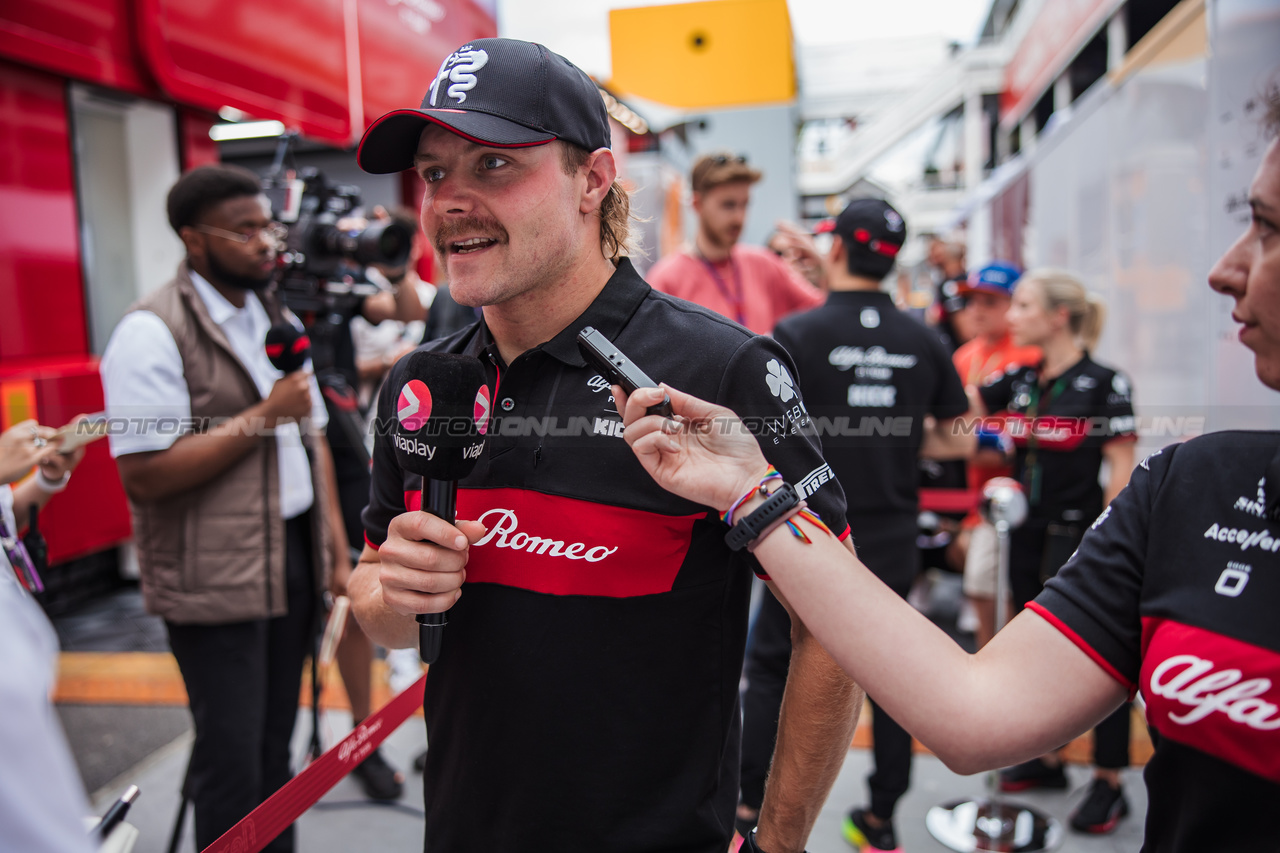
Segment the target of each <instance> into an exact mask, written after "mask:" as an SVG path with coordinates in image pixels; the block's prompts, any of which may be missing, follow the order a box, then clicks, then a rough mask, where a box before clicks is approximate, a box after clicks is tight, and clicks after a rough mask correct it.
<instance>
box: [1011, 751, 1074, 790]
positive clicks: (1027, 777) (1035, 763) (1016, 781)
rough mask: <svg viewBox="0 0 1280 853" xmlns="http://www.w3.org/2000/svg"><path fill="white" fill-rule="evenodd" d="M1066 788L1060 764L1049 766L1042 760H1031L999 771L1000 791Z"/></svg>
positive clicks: (1064, 775) (1065, 776) (1065, 780)
mask: <svg viewBox="0 0 1280 853" xmlns="http://www.w3.org/2000/svg"><path fill="white" fill-rule="evenodd" d="M1066 787H1067V773H1066V771H1065V770H1063V769H1062V764H1060V763H1059V764H1057V765H1055V766H1052V767H1051V766H1049V765H1048V764H1046V763H1045V762H1044V761H1043V760H1042V759H1039V758H1033V759H1031V760H1030V761H1024V762H1022V763H1021V764H1015V765H1014V766H1013V767H1009V768H1006V769H1004V770H1001V771H1000V790H1001V791H1007V792H1012V791H1027V790H1030V789H1031V788H1058V789H1064V788H1066Z"/></svg>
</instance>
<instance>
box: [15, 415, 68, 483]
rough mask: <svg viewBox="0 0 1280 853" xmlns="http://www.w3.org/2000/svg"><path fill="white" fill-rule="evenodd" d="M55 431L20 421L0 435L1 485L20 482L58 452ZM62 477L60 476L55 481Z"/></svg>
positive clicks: (56, 433) (32, 422) (33, 422)
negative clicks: (15, 481) (33, 469)
mask: <svg viewBox="0 0 1280 853" xmlns="http://www.w3.org/2000/svg"><path fill="white" fill-rule="evenodd" d="M57 435H58V431H57V430H55V429H53V428H52V427H46V426H40V424H38V423H36V422H35V421H22V422H21V423H17V424H14V425H13V426H11V427H9V428H8V429H7V430H5V431H4V432H3V433H0V484H4V483H12V482H13V481H14V480H20V479H22V478H23V477H24V476H26V475H27V473H28V472H29V471H30V470H31V469H32V468H34V467H35V466H37V465H39V464H41V463H43V462H45V461H46V460H48V459H49V458H50V457H52V456H53V455H55V454H56V453H57V452H58V443H57V441H55V439H56V438H57ZM61 476H62V474H61V473H59V474H58V477H61Z"/></svg>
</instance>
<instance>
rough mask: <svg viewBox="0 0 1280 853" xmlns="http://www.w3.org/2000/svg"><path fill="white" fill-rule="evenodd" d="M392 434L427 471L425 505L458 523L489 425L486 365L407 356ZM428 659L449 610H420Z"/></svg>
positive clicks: (411, 462) (404, 464)
mask: <svg viewBox="0 0 1280 853" xmlns="http://www.w3.org/2000/svg"><path fill="white" fill-rule="evenodd" d="M402 377H403V384H402V385H401V386H400V396H399V399H398V401H397V403H396V432H395V434H394V435H393V436H392V442H393V444H394V445H395V451H396V459H397V461H398V462H399V463H400V467H401V468H403V469H405V470H406V471H411V472H413V473H414V474H418V475H419V476H421V477H422V511H423V512H429V513H431V514H432V515H435V516H437V517H439V518H442V519H444V520H445V521H447V522H449V523H450V524H453V522H454V521H455V520H456V518H457V509H458V480H461V479H462V478H464V477H466V476H467V475H468V474H470V473H471V471H472V469H474V468H475V466H476V462H478V461H479V459H480V454H481V453H482V452H483V451H484V435H485V433H486V432H488V429H489V410H490V401H491V397H490V394H489V386H488V385H487V384H485V374H484V365H483V364H481V363H480V360H479V359H478V358H474V357H472V356H468V355H457V354H453V353H438V352H415V353H413V354H411V355H410V356H408V358H407V359H406V364H405V370H404V373H403V374H402ZM417 620H418V625H419V628H418V647H419V653H420V654H421V656H422V662H423V663H425V664H432V663H434V662H435V660H436V659H437V658H438V657H439V656H440V645H441V641H442V640H443V638H444V626H445V625H446V624H447V623H448V619H447V617H446V614H445V613H420V614H418V616H417Z"/></svg>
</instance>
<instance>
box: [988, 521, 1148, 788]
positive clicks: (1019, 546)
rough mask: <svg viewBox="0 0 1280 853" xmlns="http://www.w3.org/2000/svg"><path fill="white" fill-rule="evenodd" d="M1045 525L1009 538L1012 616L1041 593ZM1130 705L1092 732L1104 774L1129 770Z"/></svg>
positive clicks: (1096, 759)
mask: <svg viewBox="0 0 1280 853" xmlns="http://www.w3.org/2000/svg"><path fill="white" fill-rule="evenodd" d="M1047 538H1048V525H1047V523H1046V522H1043V521H1040V520H1037V519H1028V520H1027V522H1026V523H1025V524H1023V526H1022V527H1019V528H1018V529H1017V530H1014V531H1013V532H1012V534H1011V535H1010V536H1009V540H1010V541H1009V586H1010V591H1011V593H1012V598H1013V613H1012V614H1011V617H1010V618H1012V616H1016V615H1018V614H1019V613H1021V612H1022V608H1024V607H1026V606H1027V604H1028V602H1030V601H1032V600H1034V599H1035V597H1036V596H1037V595H1039V594H1040V590H1042V589H1044V582H1043V581H1042V580H1041V577H1042V575H1043V574H1044V571H1043V568H1044V561H1045V547H1046V544H1047ZM1132 712H1133V703H1132V702H1125V703H1124V704H1123V705H1121V706H1120V707H1119V708H1116V709H1115V710H1114V711H1112V712H1111V716H1109V717H1107V718H1106V719H1105V720H1103V721H1102V722H1100V723H1098V725H1097V726H1096V727H1094V730H1093V763H1094V764H1095V765H1096V766H1098V767H1100V768H1102V769H1104V770H1120V769H1123V768H1125V767H1128V766H1129V736H1130V727H1131V724H1132Z"/></svg>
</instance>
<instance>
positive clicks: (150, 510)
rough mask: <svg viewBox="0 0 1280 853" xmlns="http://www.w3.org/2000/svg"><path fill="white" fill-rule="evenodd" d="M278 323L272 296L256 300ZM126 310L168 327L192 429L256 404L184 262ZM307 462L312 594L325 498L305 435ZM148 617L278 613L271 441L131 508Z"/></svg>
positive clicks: (281, 587) (324, 563)
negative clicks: (205, 477) (208, 475)
mask: <svg viewBox="0 0 1280 853" xmlns="http://www.w3.org/2000/svg"><path fill="white" fill-rule="evenodd" d="M260 299H261V300H262V304H263V307H265V308H266V310H267V314H268V316H270V317H271V318H272V320H273V321H275V322H279V320H280V308H279V304H278V302H277V301H276V299H275V294H274V293H273V292H269V293H263V294H260ZM129 310H131V311H133V310H143V311H150V312H152V313H153V314H155V315H156V316H158V317H159V318H160V319H161V320H162V321H164V324H165V325H166V326H168V327H169V331H170V332H171V333H172V334H173V339H174V341H175V342H176V343H177V345H178V352H179V353H180V354H181V356H182V373H183V376H184V377H185V379H186V380H187V389H188V391H189V392H190V394H191V416H192V417H193V418H194V419H196V423H197V426H196V427H195V428H196V429H197V430H204V429H207V428H208V427H207V426H206V425H202V422H201V419H203V418H228V417H232V416H234V415H237V414H239V413H240V412H243V411H244V410H245V409H247V408H249V407H250V406H252V405H255V404H256V403H259V402H261V401H262V395H261V394H260V393H258V387H257V385H255V384H254V381H253V377H252V376H250V374H249V371H248V370H247V369H246V368H245V366H244V365H243V364H242V363H241V362H240V359H239V358H237V357H236V355H235V352H234V351H233V350H232V349H231V344H230V343H229V342H228V341H227V338H226V336H225V335H224V334H223V333H222V330H221V329H220V328H219V327H218V325H217V324H216V323H214V322H213V320H212V319H211V318H210V316H209V311H208V309H207V308H206V307H205V304H204V300H202V299H201V298H200V295H199V293H197V292H196V289H195V285H193V284H192V283H191V277H190V275H189V270H188V267H187V265H186V263H185V262H184V263H183V264H182V266H180V267H179V268H178V275H177V277H176V278H175V279H173V280H172V281H170V282H169V283H168V284H166V285H164V286H163V287H161V288H160V289H159V290H157V291H155V292H154V293H151V294H149V295H148V296H146V297H144V298H143V299H141V300H140V301H139V302H137V303H136V304H135V305H134V306H133V307H132V308H130V309H129ZM303 444H304V445H305V446H306V448H307V456H308V457H309V458H310V460H311V485H312V488H313V491H314V492H315V501H314V503H313V504H312V506H311V522H312V543H313V546H312V565H313V566H314V569H315V575H316V590H317V592H319V591H320V590H322V589H324V588H325V586H326V585H327V583H328V578H329V576H330V571H331V570H332V565H331V563H332V560H331V554H330V548H329V545H330V543H329V530H328V524H327V518H326V515H327V513H326V512H325V511H324V509H325V508H326V507H327V506H328V503H327V501H328V499H329V498H328V493H327V489H326V484H325V481H324V479H323V477H322V476H321V473H320V471H321V469H320V467H319V466H318V465H317V461H316V460H317V457H316V451H317V448H316V445H315V442H314V440H313V439H312V438H311V437H310V436H306V435H304V436H303ZM129 509H130V511H131V512H132V515H133V535H134V539H135V541H136V543H137V547H138V563H139V566H140V568H141V571H142V592H143V598H144V600H145V603H146V607H147V610H149V611H150V612H152V613H155V614H157V615H159V616H162V617H164V618H165V619H167V620H169V621H171V622H175V623H178V624H215V623H223V622H239V621H244V620H249V619H263V618H267V617H271V616H282V615H284V613H285V610H286V608H287V605H288V597H287V595H286V589H285V541H284V536H285V529H284V519H283V518H282V517H281V515H280V469H279V467H278V463H277V461H276V441H275V437H274V436H272V435H266V436H263V437H262V438H261V440H260V441H259V443H258V445H257V447H255V448H254V449H253V450H252V451H250V452H249V453H248V454H247V455H245V456H244V457H242V458H241V459H239V460H238V461H236V462H235V463H234V464H232V465H231V467H229V468H227V470H225V471H223V472H222V473H221V474H219V475H218V476H216V477H214V478H213V479H212V480H210V481H208V482H207V483H205V484H204V485H202V486H199V487H197V488H194V489H191V490H190V491H187V492H183V493H182V494H178V495H173V496H171V497H168V498H165V499H163V500H161V501H156V502H154V503H138V502H137V501H134V500H130V501H129Z"/></svg>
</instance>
